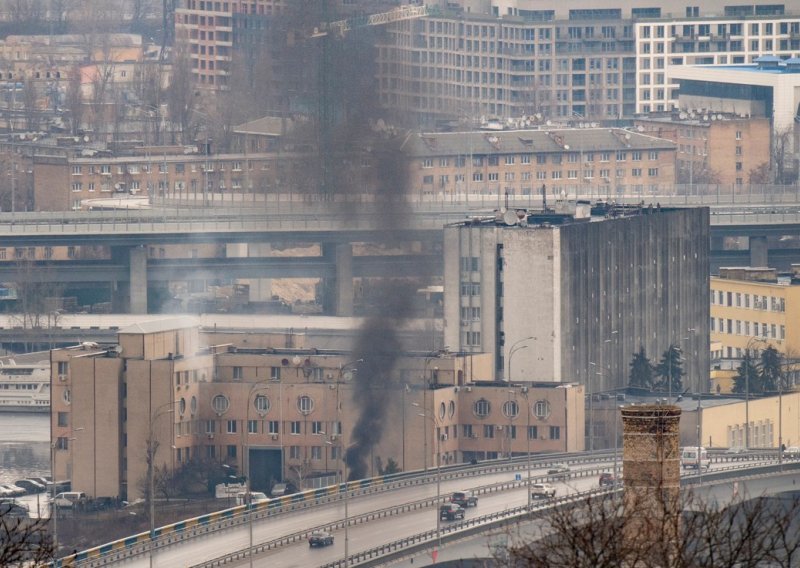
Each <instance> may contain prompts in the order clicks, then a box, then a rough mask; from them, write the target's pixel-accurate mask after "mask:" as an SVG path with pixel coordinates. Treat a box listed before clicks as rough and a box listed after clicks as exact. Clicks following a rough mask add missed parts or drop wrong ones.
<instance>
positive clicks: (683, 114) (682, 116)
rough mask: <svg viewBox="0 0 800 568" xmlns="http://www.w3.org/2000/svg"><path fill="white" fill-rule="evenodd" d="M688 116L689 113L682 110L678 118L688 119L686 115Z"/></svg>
mask: <svg viewBox="0 0 800 568" xmlns="http://www.w3.org/2000/svg"><path fill="white" fill-rule="evenodd" d="M687 116H688V115H687V114H686V113H685V112H682V113H680V114H679V115H678V118H680V119H681V120H686V117H687Z"/></svg>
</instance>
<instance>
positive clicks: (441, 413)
mask: <svg viewBox="0 0 800 568" xmlns="http://www.w3.org/2000/svg"><path fill="white" fill-rule="evenodd" d="M446 414H447V405H446V404H445V403H441V404H440V405H439V418H440V419H442V420H443V419H444V417H445V415H446Z"/></svg>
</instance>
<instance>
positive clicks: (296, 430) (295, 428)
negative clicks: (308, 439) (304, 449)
mask: <svg viewBox="0 0 800 568" xmlns="http://www.w3.org/2000/svg"><path fill="white" fill-rule="evenodd" d="M290 424H291V430H290V432H291V433H292V434H295V435H297V434H302V433H303V431H302V423H301V422H300V421H299V420H292V422H291V423H290Z"/></svg>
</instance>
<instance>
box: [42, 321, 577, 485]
mask: <svg viewBox="0 0 800 568" xmlns="http://www.w3.org/2000/svg"><path fill="white" fill-rule="evenodd" d="M216 341H223V344H220V345H208V343H211V342H216ZM228 341H231V342H228ZM287 342H288V343H287ZM287 344H292V345H294V347H293V348H291V349H290V348H286V347H280V346H285V345H287ZM256 346H258V347H256ZM51 361H52V389H53V390H52V393H53V394H52V433H53V440H55V443H56V464H55V465H56V473H55V475H56V477H57V478H59V479H63V478H71V479H72V482H73V488H74V489H75V490H78V491H85V492H86V493H87V494H88V495H90V496H93V497H98V496H123V497H127V498H128V499H135V498H137V497H138V496H140V495H141V494H142V490H143V487H144V485H143V483H144V481H145V479H146V475H147V463H146V462H147V460H146V448H147V447H148V441H157V442H158V447H159V449H158V450H157V451H156V453H155V459H154V463H155V464H156V466H158V467H163V466H166V467H167V469H168V470H170V471H174V470H176V469H177V468H179V467H181V466H182V465H183V464H186V463H187V462H189V461H190V460H212V461H216V462H219V463H225V464H228V465H230V466H233V467H235V468H236V469H237V470H239V471H245V472H246V471H247V470H248V469H249V471H250V474H251V475H250V477H251V480H252V486H253V488H254V489H259V490H267V489H268V488H269V487H270V485H271V484H272V483H273V482H275V481H279V480H291V481H293V482H295V483H296V484H297V485H300V486H314V485H321V484H327V483H331V482H333V481H334V480H335V479H336V476H337V475H342V474H343V473H344V469H345V467H344V464H343V462H342V456H343V449H345V448H347V447H348V446H350V445H351V439H352V436H353V426H354V424H355V421H356V420H357V418H358V416H359V414H360V412H361V411H360V409H359V408H358V406H357V405H356V403H355V401H354V399H353V393H354V389H355V388H357V383H358V381H357V373H358V365H359V362H358V361H353V360H352V354H351V353H347V352H333V351H328V352H325V351H320V350H317V349H313V348H309V347H308V346H305V347H304V346H303V336H302V335H298V336H294V335H292V336H290V335H280V336H266V335H258V334H234V333H230V334H221V335H213V334H211V335H208V334H201V333H200V332H199V330H198V328H197V327H196V326H194V325H193V324H192V322H190V321H186V320H173V321H167V322H163V321H162V322H153V323H147V324H141V325H137V326H133V327H131V328H128V329H124V330H122V331H120V333H119V344H118V345H116V346H109V347H108V348H105V347H104V348H96V347H94V346H92V345H88V346H84V347H78V348H70V349H59V350H54V351H52V353H51ZM393 376H394V381H393V383H392V384H391V385H389V387H388V388H389V389H390V391H391V396H390V397H389V402H388V405H387V407H386V409H385V410H384V411H383V416H384V418H383V424H384V425H385V430H384V433H383V436H382V438H381V441H380V443H379V444H378V445H377V446H376V447H375V448H374V450H373V452H372V455H371V457H370V460H369V464H368V475H377V474H378V471H379V468H380V467H381V465H383V466H385V465H386V464H387V463H388V460H389V459H392V460H394V461H395V462H396V463H397V464H398V465H399V467H400V468H401V469H403V470H413V469H420V468H424V467H432V466H433V465H435V464H436V461H437V456H439V457H440V459H441V463H442V464H450V463H458V462H461V461H465V460H466V461H469V460H472V459H491V458H496V457H501V456H506V455H508V454H509V453H511V454H513V455H518V454H521V453H524V452H527V451H528V450H530V451H531V452H553V451H579V450H581V449H583V430H584V426H583V405H584V397H583V388H582V387H580V386H577V385H572V384H557V385H556V384H553V385H543V384H537V383H515V384H513V385H509V384H508V383H503V384H496V383H491V382H486V381H482V379H484V378H486V377H489V376H491V359H490V357H489V356H487V355H481V354H466V353H448V352H443V351H442V352H437V353H426V354H417V355H415V354H407V355H404V356H402V357H401V358H400V359H399V361H398V363H397V367H396V368H395V370H394V372H393ZM526 409H527V412H526ZM151 447H152V446H151Z"/></svg>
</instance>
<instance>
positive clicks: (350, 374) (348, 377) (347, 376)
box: [342, 369, 353, 381]
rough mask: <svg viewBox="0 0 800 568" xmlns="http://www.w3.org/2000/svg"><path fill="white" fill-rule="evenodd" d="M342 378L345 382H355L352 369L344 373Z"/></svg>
mask: <svg viewBox="0 0 800 568" xmlns="http://www.w3.org/2000/svg"><path fill="white" fill-rule="evenodd" d="M342 378H343V379H344V380H345V381H352V380H353V371H352V370H351V369H348V370H346V371H345V372H344V373H342Z"/></svg>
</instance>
